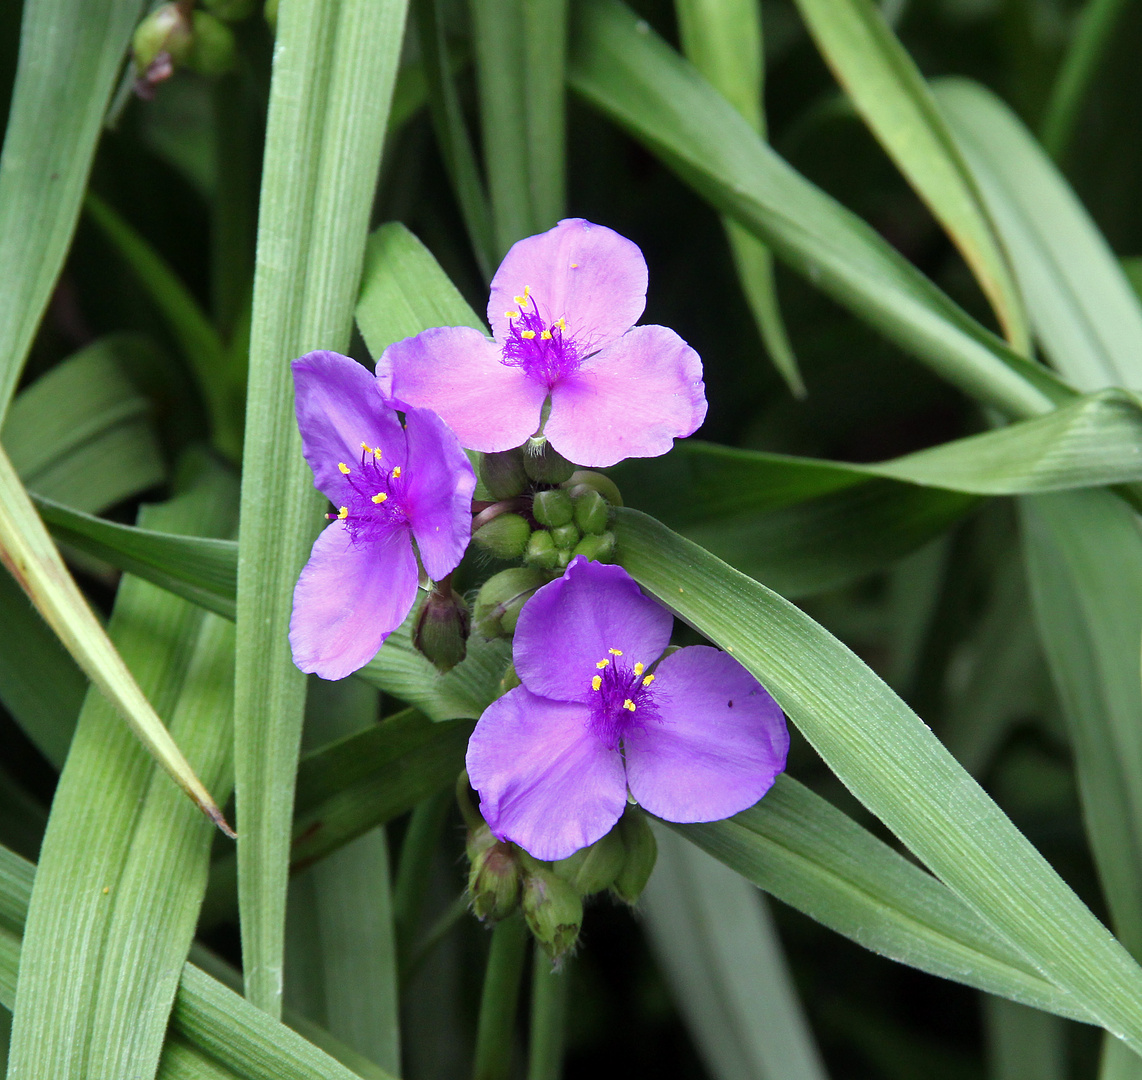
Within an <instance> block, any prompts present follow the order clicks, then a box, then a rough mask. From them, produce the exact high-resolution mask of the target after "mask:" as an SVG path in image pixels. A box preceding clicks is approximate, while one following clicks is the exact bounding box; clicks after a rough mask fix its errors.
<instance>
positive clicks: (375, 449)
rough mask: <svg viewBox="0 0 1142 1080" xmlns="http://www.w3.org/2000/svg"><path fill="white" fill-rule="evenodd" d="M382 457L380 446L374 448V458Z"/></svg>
mask: <svg viewBox="0 0 1142 1080" xmlns="http://www.w3.org/2000/svg"><path fill="white" fill-rule="evenodd" d="M380 456H381V448H380V447H379V446H377V447H374V448H373V457H380Z"/></svg>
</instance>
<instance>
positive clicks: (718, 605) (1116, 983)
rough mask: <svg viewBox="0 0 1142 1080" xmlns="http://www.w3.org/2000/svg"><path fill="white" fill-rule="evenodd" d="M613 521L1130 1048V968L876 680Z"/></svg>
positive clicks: (739, 588) (704, 560)
mask: <svg viewBox="0 0 1142 1080" xmlns="http://www.w3.org/2000/svg"><path fill="white" fill-rule="evenodd" d="M615 529H616V535H617V537H618V543H619V552H620V556H621V559H622V563H623V565H624V566H625V567H626V568H627V570H628V571H630V573H631V574H632V575H633V576H634V577H635V579H636V580H638V581H639V582H640V584H642V585H643V586H644V587H646V588H647V589H648V590H649V591H651V592H652V593H654V594H655V595H656V596H657V597H658V598H659V599H660V600H662V601H663V602H665V603H667V604H668V605H669V606H670V607H671V608H673V609H674V610H675V611H676V612H677V613H678V614H679V615H681V616H682V617H683V618H684V619H686V620H687V621H688V622H689V623H691V624H692V625H693V626H694V627H695V628H696V629H697V630H699V631H700V632H701V633H703V634H705V635H706V636H707V637H709V638H710V639H711V640H713V641H714V642H716V643H717V644H719V645H722V646H723V647H724V648H726V649H727V651H731V652H732V654H733V655H734V656H735V657H736V658H737V659H738V660H739V661H740V662H741V663H742V664H743V665H744V666H745V667H746V668H747V669H748V670H749V671H751V672H752V673H753V674H754V675H755V676H756V677H757V678H758V679H759V680H761V682H762V683H763V684H764V685H765V686H766V687H767V688H768V689H769V691H770V692H771V693H772V694H773V695H774V697H775V698H776V699H777V701H778V702H779V704H780V705H781V706H782V708H783V709H784V710H785V713H786V715H787V716H789V718H790V719H791V720H792V721H793V722H794V723H795V724H796V725H797V726H798V728H799V729H800V730H801V731H802V733H803V734H804V735H805V736H806V738H807V739H808V740H809V741H810V743H811V744H812V745H813V746H814V748H815V749H816V750H817V752H818V753H819V754H820V755H821V756H822V758H824V760H825V761H826V763H828V764H829V766H830V767H831V768H832V769H833V770H834V771H835V772H836V773H837V775H838V776H839V777H840V778H841V779H842V780H843V782H844V783H845V785H846V786H847V787H848V788H849V789H850V790H851V791H852V792H853V794H854V795H855V796H856V797H857V798H858V799H860V800H861V802H863V803H864V804H865V805H866V806H867V807H868V808H869V809H870V810H871V811H872V812H873V813H875V814H876V815H877V817H879V818H880V819H881V820H882V821H883V822H884V823H885V824H886V825H887V826H888V827H889V828H890V829H891V830H892V831H893V832H894V833H895V834H896V835H897V836H898V837H899V838H900V839H901V840H902V841H903V842H904V843H905V844H906V845H907V846H908V848H909V849H910V850H911V851H912V852H913V853H915V854H916V855H917V857H919V858H920V859H922V860H923V861H924V862H925V863H926V864H927V865H928V866H929V868H930V869H931V870H932V871H933V872H934V873H936V875H937V876H938V877H939V878H940V879H941V880H942V881H944V883H945V884H947V885H948V887H949V888H951V889H952V891H953V892H955V893H956V894H958V895H959V896H960V897H961V898H962V899H963V900H964V901H965V902H966V903H967V904H968V905H969V906H970V907H972V908H973V909H974V910H975V911H976V912H977V913H978V914H979V915H980V916H981V917H983V918H984V920H985V921H986V922H987V923H988V925H989V926H991V927H992V928H993V929H994V930H995V931H996V932H997V933H998V934H1000V935H1001V936H1002V937H1004V938H1006V939H1007V940H1008V941H1009V942H1010V943H1011V944H1012V945H1013V946H1014V947H1015V948H1016V949H1017V950H1018V951H1019V952H1020V953H1022V954H1023V955H1024V956H1025V957H1026V958H1027V959H1028V960H1029V961H1031V962H1032V963H1033V964H1034V966H1035V967H1036V968H1038V969H1039V970H1040V971H1041V972H1042V973H1043V974H1044V975H1045V976H1046V977H1047V978H1048V979H1049V980H1050V981H1051V982H1053V983H1054V984H1055V985H1056V986H1057V987H1059V989H1061V990H1063V991H1064V992H1065V993H1067V994H1069V995H1070V996H1071V997H1072V998H1073V999H1074V1001H1075V1002H1076V1003H1077V1004H1078V1006H1079V1007H1080V1008H1082V1009H1085V1010H1087V1011H1089V1013H1090V1015H1091V1016H1093V1017H1095V1018H1096V1019H1097V1020H1098V1022H1099V1023H1100V1024H1101V1025H1102V1026H1104V1027H1105V1028H1106V1029H1107V1030H1108V1031H1110V1032H1112V1033H1113V1034H1115V1035H1117V1036H1118V1037H1119V1038H1121V1039H1123V1040H1124V1041H1125V1042H1127V1043H1128V1044H1129V1045H1131V1046H1133V1047H1134V1048H1135V1049H1142V970H1139V968H1138V966H1137V964H1135V962H1134V961H1133V960H1132V959H1131V957H1130V955H1129V953H1127V952H1126V950H1125V949H1124V948H1123V947H1122V946H1121V945H1120V944H1119V943H1118V942H1117V941H1116V940H1115V939H1114V938H1113V937H1111V935H1110V934H1109V933H1108V932H1107V931H1106V929H1105V928H1104V927H1102V926H1101V925H1100V924H1099V922H1098V920H1097V919H1095V917H1094V916H1093V915H1092V914H1091V913H1090V911H1089V910H1088V909H1087V908H1086V907H1085V906H1084V905H1083V903H1082V902H1081V901H1080V900H1079V899H1078V897H1076V896H1075V895H1074V893H1073V892H1071V890H1070V889H1069V888H1068V887H1067V886H1066V885H1065V884H1064V883H1063V881H1062V880H1061V879H1060V878H1059V877H1058V875H1057V874H1056V873H1055V872H1054V870H1052V869H1051V867H1050V866H1049V865H1048V864H1047V862H1046V861H1045V860H1044V859H1043V857H1042V856H1041V855H1040V854H1039V853H1038V852H1037V851H1036V850H1035V849H1034V848H1033V847H1032V846H1031V844H1030V843H1028V841H1027V840H1026V839H1025V838H1024V837H1023V836H1022V834H1021V833H1019V831H1018V830H1017V829H1016V828H1015V827H1014V825H1012V824H1011V822H1010V821H1009V820H1008V818H1007V817H1006V816H1005V815H1004V814H1003V812H1002V811H1001V810H1000V809H999V808H998V807H997V806H996V805H995V803H994V802H992V800H991V799H990V798H989V797H988V796H987V795H986V793H985V792H984V791H983V790H982V789H981V788H980V787H979V786H978V785H977V784H976V783H975V782H974V781H973V780H972V779H971V778H970V777H969V776H968V775H967V773H965V772H964V771H963V769H962V768H961V767H960V766H959V765H958V764H957V763H956V761H955V760H954V759H953V758H952V756H951V755H950V754H949V753H948V752H947V750H945V749H944V747H943V746H942V745H941V744H940V743H939V741H938V740H937V739H936V737H935V736H934V735H933V734H932V732H931V731H930V730H929V728H927V727H926V726H925V725H924V723H923V722H922V721H921V720H920V719H919V717H917V716H916V715H915V714H914V713H913V712H912V711H911V710H910V709H909V708H908V707H907V706H906V705H905V704H904V703H903V702H902V701H901V700H900V699H899V698H898V697H897V696H896V695H895V694H894V693H893V692H892V691H891V690H890V689H889V688H888V686H887V685H886V684H884V683H883V682H882V681H881V680H880V679H878V678H877V677H876V676H875V675H874V674H873V673H872V672H871V671H870V670H869V669H868V668H867V667H866V666H865V665H864V664H863V663H862V662H861V661H860V660H859V659H858V658H857V657H856V656H855V655H853V654H852V653H851V652H850V651H849V650H848V649H847V648H845V646H843V645H842V644H841V643H840V642H838V641H837V640H836V639H835V638H833V637H832V636H831V635H829V634H828V633H827V632H826V631H824V630H823V629H822V628H821V627H819V626H818V625H817V624H816V623H814V622H813V621H812V619H810V618H809V617H808V616H807V615H805V614H804V613H803V612H801V611H800V610H798V609H797V608H795V607H794V606H793V605H792V604H789V603H788V602H787V601H785V600H783V599H782V598H781V597H779V596H777V595H776V594H774V593H771V592H770V591H769V590H768V589H766V588H764V587H763V586H761V585H759V584H758V583H757V582H755V581H752V580H750V579H749V578H746V577H744V576H743V575H740V574H738V573H736V572H734V571H733V570H731V569H730V568H729V567H727V566H726V565H725V564H723V563H721V562H719V560H717V559H715V558H713V557H712V556H710V555H709V554H707V553H706V552H704V551H702V550H701V549H700V548H698V547H697V546H696V545H694V544H692V543H689V542H688V541H686V540H683V539H682V538H681V537H678V536H676V535H674V534H672V533H671V532H670V531H669V530H668V529H665V528H664V527H663V526H661V525H659V524H658V523H657V522H655V521H653V519H651V518H648V517H646V516H645V515H641V514H638V513H636V512H634V511H631V510H625V509H619V510H617V511H616V521H615ZM679 568H685V569H684V570H680V569H679ZM1028 897H1033V898H1034V901H1033V903H1031V904H1029V903H1028V902H1027V898H1028Z"/></svg>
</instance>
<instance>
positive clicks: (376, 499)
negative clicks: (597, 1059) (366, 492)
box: [373, 491, 388, 503]
mask: <svg viewBox="0 0 1142 1080" xmlns="http://www.w3.org/2000/svg"><path fill="white" fill-rule="evenodd" d="M387 498H388V496H387V495H386V494H385V493H384V492H383V491H378V492H377V493H376V495H374V496H373V502H375V503H383V502H384V501H385V500H386V499H387Z"/></svg>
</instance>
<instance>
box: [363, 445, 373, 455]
mask: <svg viewBox="0 0 1142 1080" xmlns="http://www.w3.org/2000/svg"><path fill="white" fill-rule="evenodd" d="M361 449H362V450H364V451H365V453H366V454H371V453H372V452H373V448H372V447H371V446H370V445H369V444H368V443H367V442H363V443H361Z"/></svg>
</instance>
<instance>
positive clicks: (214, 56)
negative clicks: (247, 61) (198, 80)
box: [185, 11, 238, 76]
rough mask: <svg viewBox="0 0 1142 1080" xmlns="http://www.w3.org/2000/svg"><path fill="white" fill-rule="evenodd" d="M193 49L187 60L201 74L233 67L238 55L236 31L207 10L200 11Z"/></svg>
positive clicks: (194, 20) (216, 72)
mask: <svg viewBox="0 0 1142 1080" xmlns="http://www.w3.org/2000/svg"><path fill="white" fill-rule="evenodd" d="M191 26H192V29H193V36H192V42H191V46H190V51H189V52H188V53H187V55H186V60H185V64H186V66H187V67H188V68H189V69H190V70H191V71H195V72H197V73H198V74H199V75H206V76H217V75H225V74H226V72H228V71H232V70H233V68H234V65H235V63H236V62H237V59H238V49H237V46H236V44H235V42H234V31H233V30H231V29H230V27H228V26H227V25H226V24H225V23H224V22H222V21H221V20H220V19H216V18H215V17H214V16H213V15H210V14H208V13H207V12H205V11H196V12H195V13H194V16H193V22H192V24H191Z"/></svg>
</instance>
